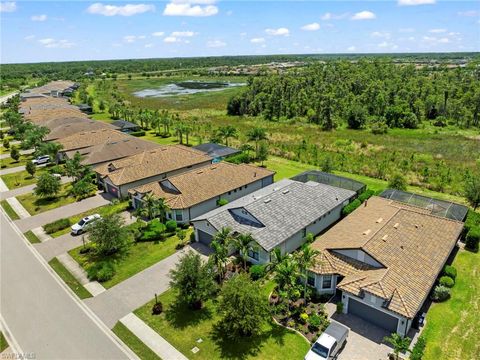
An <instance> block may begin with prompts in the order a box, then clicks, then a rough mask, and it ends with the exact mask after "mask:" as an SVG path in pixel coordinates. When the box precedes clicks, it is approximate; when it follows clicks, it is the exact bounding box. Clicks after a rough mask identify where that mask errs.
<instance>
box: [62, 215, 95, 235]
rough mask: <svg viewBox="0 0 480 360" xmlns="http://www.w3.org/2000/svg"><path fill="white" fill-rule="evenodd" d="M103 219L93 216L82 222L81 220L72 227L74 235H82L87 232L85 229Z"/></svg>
mask: <svg viewBox="0 0 480 360" xmlns="http://www.w3.org/2000/svg"><path fill="white" fill-rule="evenodd" d="M101 218H102V217H101V216H100V215H99V214H93V215H89V216H85V217H84V218H83V219H82V220H80V221H79V222H78V223H76V224H75V225H72V226H71V227H70V229H72V234H73V235H80V234H81V233H82V232H84V231H85V228H86V227H87V226H88V225H90V224H91V223H93V222H95V221H97V220H98V219H101Z"/></svg>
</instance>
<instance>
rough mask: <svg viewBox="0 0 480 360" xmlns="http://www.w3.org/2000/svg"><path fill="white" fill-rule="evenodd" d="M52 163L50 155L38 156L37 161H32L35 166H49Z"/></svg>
mask: <svg viewBox="0 0 480 360" xmlns="http://www.w3.org/2000/svg"><path fill="white" fill-rule="evenodd" d="M49 162H50V156H49V155H42V156H38V157H36V158H35V159H33V160H32V163H34V164H35V165H41V164H47V163H49Z"/></svg>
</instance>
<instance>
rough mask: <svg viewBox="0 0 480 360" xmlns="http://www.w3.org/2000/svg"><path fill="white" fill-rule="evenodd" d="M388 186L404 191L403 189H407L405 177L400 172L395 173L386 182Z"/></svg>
mask: <svg viewBox="0 0 480 360" xmlns="http://www.w3.org/2000/svg"><path fill="white" fill-rule="evenodd" d="M388 187H389V188H391V189H397V190H402V191H405V190H407V180H406V179H405V177H404V176H403V175H402V174H400V173H395V174H393V176H392V177H391V178H390V181H389V182H388Z"/></svg>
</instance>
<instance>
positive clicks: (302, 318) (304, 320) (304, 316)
mask: <svg viewBox="0 0 480 360" xmlns="http://www.w3.org/2000/svg"><path fill="white" fill-rule="evenodd" d="M307 320H308V314H307V313H301V314H300V322H301V323H302V324H306V323H307Z"/></svg>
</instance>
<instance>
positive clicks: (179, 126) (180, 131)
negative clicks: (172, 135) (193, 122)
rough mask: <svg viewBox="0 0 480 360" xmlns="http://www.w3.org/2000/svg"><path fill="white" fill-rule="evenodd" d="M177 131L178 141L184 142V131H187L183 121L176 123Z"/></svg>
mask: <svg viewBox="0 0 480 360" xmlns="http://www.w3.org/2000/svg"><path fill="white" fill-rule="evenodd" d="M175 131H176V133H177V135H178V142H179V143H180V145H182V144H183V133H184V132H185V125H184V124H182V123H177V125H175Z"/></svg>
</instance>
